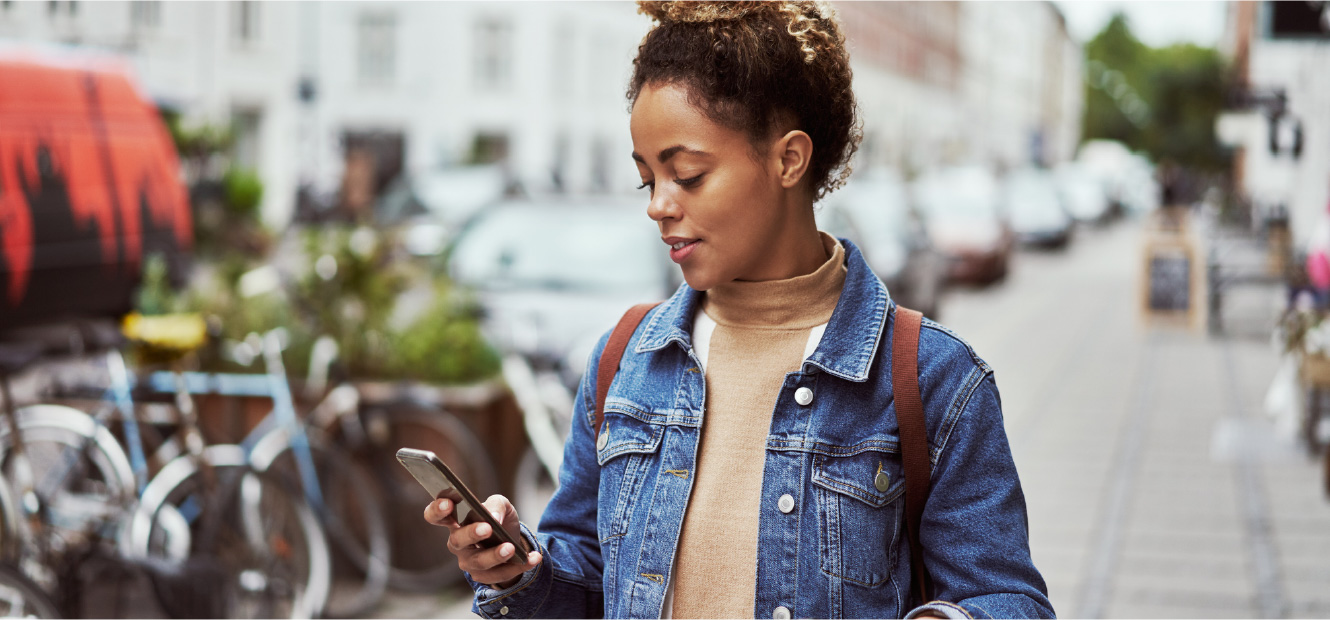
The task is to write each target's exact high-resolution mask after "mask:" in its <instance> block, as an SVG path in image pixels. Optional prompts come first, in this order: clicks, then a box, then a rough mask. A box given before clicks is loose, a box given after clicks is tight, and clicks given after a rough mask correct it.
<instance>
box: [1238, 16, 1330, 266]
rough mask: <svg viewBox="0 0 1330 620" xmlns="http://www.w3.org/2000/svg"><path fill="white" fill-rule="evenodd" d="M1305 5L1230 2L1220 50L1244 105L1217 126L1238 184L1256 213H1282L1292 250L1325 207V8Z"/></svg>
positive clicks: (1328, 26) (1328, 69)
mask: <svg viewBox="0 0 1330 620" xmlns="http://www.w3.org/2000/svg"><path fill="white" fill-rule="evenodd" d="M1312 4H1313V3H1303V2H1292V3H1274V2H1260V3H1250V2H1232V3H1230V6H1229V12H1228V23H1227V29H1226V30H1227V32H1226V35H1225V41H1224V49H1225V51H1226V52H1227V53H1228V54H1229V56H1230V57H1231V58H1232V59H1233V62H1234V65H1235V67H1236V69H1237V71H1238V74H1239V76H1240V78H1241V79H1242V80H1243V81H1244V82H1245V85H1246V92H1247V93H1248V94H1249V97H1248V98H1249V100H1251V101H1249V103H1251V105H1249V106H1246V109H1244V110H1241V111H1238V112H1235V113H1230V114H1226V115H1225V116H1224V117H1223V118H1221V121H1220V124H1219V128H1218V130H1219V133H1220V138H1221V139H1222V140H1224V141H1225V142H1227V143H1229V144H1230V145H1232V146H1236V147H1239V151H1238V152H1237V154H1236V156H1235V163H1234V177H1235V180H1236V182H1237V183H1238V186H1239V187H1240V188H1241V189H1242V190H1243V191H1244V192H1245V193H1246V194H1247V196H1248V197H1249V198H1250V199H1251V201H1252V204H1253V205H1254V206H1255V207H1256V208H1257V210H1258V213H1264V212H1268V211H1269V210H1270V209H1272V208H1275V207H1277V206H1281V205H1282V206H1284V207H1285V208H1287V209H1288V213H1289V216H1290V220H1291V226H1292V232H1293V237H1294V241H1295V243H1296V244H1297V245H1298V246H1300V247H1305V246H1306V243H1307V241H1308V239H1309V238H1310V236H1311V234H1312V232H1313V230H1314V229H1315V227H1316V226H1317V225H1318V223H1319V222H1320V221H1321V220H1322V219H1323V218H1325V217H1327V215H1326V213H1327V209H1330V79H1328V78H1327V76H1330V9H1327V8H1323V7H1313V6H1312ZM1318 10H1319V11H1320V12H1321V13H1320V15H1319V16H1318V15H1317V13H1316V12H1317V11H1318ZM1277 13H1278V14H1277ZM1280 94H1282V95H1283V99H1284V101H1283V114H1281V115H1279V117H1278V118H1277V119H1276V120H1272V119H1271V117H1272V116H1273V115H1272V111H1273V110H1275V109H1276V108H1277V107H1279V105H1280V104H1279V103H1276V101H1277V100H1278V96H1279V95H1280ZM1299 134H1301V137H1300V139H1299ZM1298 143H1300V147H1301V148H1300V149H1299V148H1298ZM1295 151H1298V152H1296V153H1295Z"/></svg>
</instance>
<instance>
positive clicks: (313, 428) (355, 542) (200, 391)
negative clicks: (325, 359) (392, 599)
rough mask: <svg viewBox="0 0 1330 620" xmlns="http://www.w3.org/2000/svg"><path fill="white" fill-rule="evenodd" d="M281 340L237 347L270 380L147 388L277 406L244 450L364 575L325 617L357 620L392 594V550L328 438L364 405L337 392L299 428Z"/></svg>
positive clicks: (158, 380) (358, 482) (191, 378)
mask: <svg viewBox="0 0 1330 620" xmlns="http://www.w3.org/2000/svg"><path fill="white" fill-rule="evenodd" d="M281 340H282V338H281V335H280V332H279V331H276V330H274V331H271V332H269V333H268V334H267V335H265V336H263V337H256V338H251V339H249V342H246V343H238V344H237V345H236V346H240V347H246V348H247V349H246V353H245V354H244V355H242V356H241V357H245V358H247V359H249V360H252V359H254V358H257V357H262V358H263V359H264V362H265V364H266V372H265V373H264V374H262V375H245V374H229V373H198V372H187V373H182V374H180V375H179V382H178V385H177V380H176V377H175V376H173V375H170V374H166V373H160V372H159V373H153V374H151V375H150V376H149V377H148V384H149V388H150V389H152V390H155V391H158V392H163V393H166V392H171V391H175V390H182V391H184V392H186V393H188V394H190V395H204V394H215V395H222V396H229V397H243V396H248V397H262V398H270V399H272V401H273V408H272V410H271V411H270V412H269V413H268V415H266V416H265V417H264V418H263V419H262V420H261V421H260V422H259V423H258V425H257V426H255V427H254V428H253V429H251V430H250V431H249V433H248V434H247V435H246V436H245V438H244V439H243V440H242V441H241V442H240V444H239V446H240V448H241V449H242V450H243V451H244V454H245V458H246V460H247V462H248V463H249V465H250V466H252V467H253V468H254V469H255V470H257V471H259V472H272V473H274V474H275V475H277V476H278V478H279V479H280V480H281V481H282V482H283V483H284V484H285V486H286V487H287V488H289V489H291V491H292V492H293V493H295V494H298V495H300V496H302V497H303V498H304V500H305V502H306V503H307V504H308V505H309V506H310V507H311V508H312V509H313V513H314V515H315V516H316V517H317V518H318V520H319V521H320V524H321V526H322V529H323V532H324V534H325V538H326V542H327V547H328V548H329V549H330V550H332V551H336V552H338V553H339V554H340V557H342V558H344V559H345V560H346V561H348V562H349V563H350V564H351V565H352V566H353V567H354V568H355V570H356V571H358V572H359V573H360V574H361V575H363V577H362V578H361V579H359V580H358V581H359V583H358V584H357V585H356V586H354V587H346V588H339V591H338V592H337V593H336V594H334V593H333V592H332V591H330V593H329V594H330V597H329V602H328V606H327V607H326V609H325V611H326V612H328V615H331V616H337V617H354V616H360V615H363V614H364V613H365V612H366V611H368V610H369V609H370V608H372V607H373V606H374V605H376V604H377V603H378V601H379V600H381V599H382V597H383V594H384V592H385V591H386V589H387V585H388V581H389V571H390V566H391V557H392V549H391V543H390V540H389V533H388V524H387V519H386V517H385V516H384V513H383V509H382V506H381V502H380V501H379V500H378V498H377V497H376V492H375V488H374V485H373V484H371V483H370V475H369V474H368V473H367V472H366V471H365V470H364V467H363V465H361V464H360V463H358V462H356V461H355V460H353V459H349V458H347V456H348V454H347V453H346V451H345V450H343V449H342V448H341V447H340V446H339V445H338V444H337V443H336V441H334V440H333V439H331V438H330V437H329V432H328V431H329V428H330V427H333V426H346V425H348V424H352V423H354V419H353V416H352V414H354V413H355V412H356V409H357V407H358V402H359V399H358V396H357V394H356V392H355V389H354V388H352V387H350V386H339V387H337V388H334V389H333V390H331V391H329V392H328V393H327V394H326V395H325V396H324V398H323V399H322V400H321V401H320V402H319V404H318V405H316V406H315V407H314V408H313V409H312V411H311V413H310V415H309V416H307V417H306V419H305V420H304V421H303V422H302V421H301V420H300V418H299V417H298V416H297V414H296V409H295V399H294V395H293V393H292V389H291V386H290V383H289V381H288V380H287V376H286V370H285V367H284V365H283V363H282V357H281V353H282V348H283V345H282V343H281ZM254 349H258V351H254ZM315 391H316V392H317V391H321V390H318V389H316V390H315ZM343 585H345V582H343Z"/></svg>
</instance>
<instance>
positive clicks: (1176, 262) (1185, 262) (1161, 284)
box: [1149, 248, 1191, 312]
mask: <svg viewBox="0 0 1330 620" xmlns="http://www.w3.org/2000/svg"><path fill="white" fill-rule="evenodd" d="M1161 250H1162V251H1161ZM1149 291H1150V292H1149V295H1150V297H1149V309H1150V310H1151V311H1152V312H1186V311H1188V310H1189V309H1191V256H1190V255H1189V253H1188V252H1187V251H1186V250H1185V249H1183V248H1169V249H1167V250H1163V249H1160V250H1157V251H1156V252H1154V253H1153V254H1151V256H1150V270H1149Z"/></svg>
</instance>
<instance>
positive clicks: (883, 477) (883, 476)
mask: <svg viewBox="0 0 1330 620" xmlns="http://www.w3.org/2000/svg"><path fill="white" fill-rule="evenodd" d="M873 486H875V487H877V490H879V491H885V490H887V487H889V486H891V476H888V475H887V472H885V471H880V472H877V477H876V478H873Z"/></svg>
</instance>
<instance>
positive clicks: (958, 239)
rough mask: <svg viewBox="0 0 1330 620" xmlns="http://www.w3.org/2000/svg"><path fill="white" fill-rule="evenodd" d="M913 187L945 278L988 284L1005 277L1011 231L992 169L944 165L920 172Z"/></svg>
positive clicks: (1010, 243) (1013, 236)
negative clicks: (944, 268)
mask: <svg viewBox="0 0 1330 620" xmlns="http://www.w3.org/2000/svg"><path fill="white" fill-rule="evenodd" d="M913 191H914V196H915V200H916V201H917V204H918V205H919V207H920V212H921V213H923V214H924V217H925V223H926V224H927V226H928V231H929V234H930V236H931V237H932V239H933V244H934V245H935V246H936V247H937V248H938V249H939V250H940V251H941V252H942V255H943V256H945V257H946V259H947V276H948V279H950V280H954V281H966V282H976V283H988V282H993V281H996V280H1001V279H1002V278H1004V277H1006V275H1007V271H1008V270H1009V269H1010V264H1011V252H1012V246H1013V245H1015V235H1013V234H1012V232H1011V226H1010V225H1009V224H1008V222H1007V216H1006V214H1005V213H1004V212H1003V211H1002V205H1001V201H1000V200H999V193H998V184H997V180H996V179H994V178H993V174H992V173H991V172H989V171H988V170H987V169H985V168H983V167H980V166H964V167H954V168H944V169H940V170H937V171H933V172H930V173H927V174H925V175H923V176H921V177H920V178H919V179H918V180H916V181H915V183H914V186H913Z"/></svg>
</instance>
